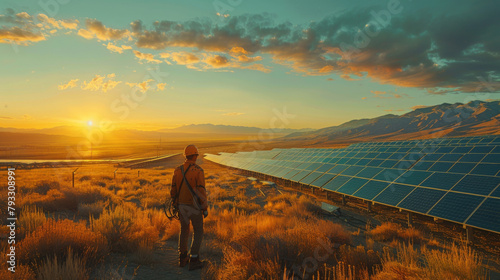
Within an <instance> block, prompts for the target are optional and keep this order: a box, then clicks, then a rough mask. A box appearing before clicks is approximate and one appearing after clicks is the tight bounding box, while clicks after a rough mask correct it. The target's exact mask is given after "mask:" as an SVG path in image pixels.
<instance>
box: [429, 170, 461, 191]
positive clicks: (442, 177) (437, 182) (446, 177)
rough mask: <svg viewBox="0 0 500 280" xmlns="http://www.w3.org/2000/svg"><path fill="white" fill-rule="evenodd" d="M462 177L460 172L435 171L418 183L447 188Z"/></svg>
mask: <svg viewBox="0 0 500 280" xmlns="http://www.w3.org/2000/svg"><path fill="white" fill-rule="evenodd" d="M462 177H464V175H462V174H453V173H442V172H436V173H434V174H432V175H431V176H429V178H427V179H426V180H425V181H423V182H422V183H421V184H420V185H421V186H424V187H430V188H436V189H442V190H449V189H451V188H452V187H453V186H454V185H455V184H456V183H457V182H458V181H460V179H462Z"/></svg>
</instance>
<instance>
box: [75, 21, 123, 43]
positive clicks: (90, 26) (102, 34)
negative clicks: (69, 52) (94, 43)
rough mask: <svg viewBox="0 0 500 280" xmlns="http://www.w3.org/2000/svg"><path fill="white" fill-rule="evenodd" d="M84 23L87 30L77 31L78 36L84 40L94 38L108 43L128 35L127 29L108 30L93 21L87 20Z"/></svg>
mask: <svg viewBox="0 0 500 280" xmlns="http://www.w3.org/2000/svg"><path fill="white" fill-rule="evenodd" d="M85 23H86V27H87V29H80V30H78V35H80V36H82V37H83V38H85V39H93V38H94V37H95V38H97V39H99V40H103V41H109V40H120V39H123V38H125V37H127V36H129V35H130V31H128V30H127V29H113V28H109V27H106V26H104V24H102V22H100V21H98V20H95V19H87V21H86V22H85Z"/></svg>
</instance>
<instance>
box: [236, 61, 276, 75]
mask: <svg viewBox="0 0 500 280" xmlns="http://www.w3.org/2000/svg"><path fill="white" fill-rule="evenodd" d="M241 68H242V69H250V70H257V71H260V72H264V73H269V72H271V69H269V68H268V67H266V66H264V64H258V63H257V64H252V65H247V66H241Z"/></svg>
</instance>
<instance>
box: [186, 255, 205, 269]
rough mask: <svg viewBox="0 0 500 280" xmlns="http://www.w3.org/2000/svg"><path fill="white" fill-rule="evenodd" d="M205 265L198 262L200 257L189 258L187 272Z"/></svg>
mask: <svg viewBox="0 0 500 280" xmlns="http://www.w3.org/2000/svg"><path fill="white" fill-rule="evenodd" d="M204 265H205V262H203V261H200V257H195V258H193V257H191V258H190V259H189V270H195V269H201V268H203V266H204Z"/></svg>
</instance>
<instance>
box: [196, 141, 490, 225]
mask: <svg viewBox="0 0 500 280" xmlns="http://www.w3.org/2000/svg"><path fill="white" fill-rule="evenodd" d="M205 158H206V159H208V160H211V161H214V162H217V163H219V164H223V165H227V166H231V167H235V168H240V169H244V170H249V171H253V172H257V173H261V174H265V175H269V176H273V177H276V178H282V179H286V180H290V181H292V182H297V183H302V184H306V185H310V186H314V187H318V188H322V189H326V190H329V191H333V192H337V193H340V194H345V195H349V196H353V197H358V198H361V199H364V200H369V201H372V202H376V203H380V204H384V205H388V206H394V207H398V208H401V209H405V210H409V211H413V212H417V213H421V214H426V215H430V216H433V217H437V218H441V219H446V220H450V221H454V222H458V223H464V224H468V225H471V226H475V227H478V228H483V229H486V230H492V231H497V232H499V229H500V219H498V217H499V216H500V207H499V206H500V202H499V201H500V186H499V185H500V137H497V136H473V137H462V138H452V139H432V140H413V141H396V142H379V143H357V144H353V145H350V146H348V147H346V148H341V149H313V148H294V149H273V150H270V151H254V152H237V153H220V154H219V155H212V154H207V155H206V156H205Z"/></svg>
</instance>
